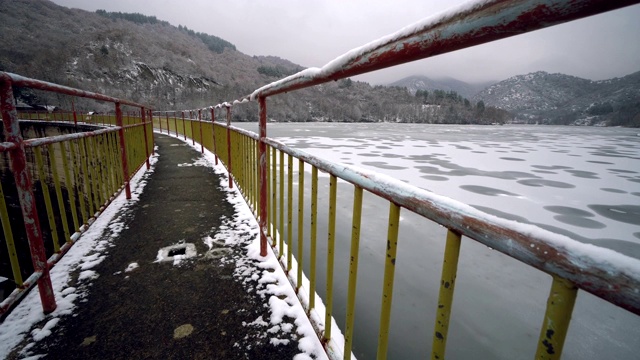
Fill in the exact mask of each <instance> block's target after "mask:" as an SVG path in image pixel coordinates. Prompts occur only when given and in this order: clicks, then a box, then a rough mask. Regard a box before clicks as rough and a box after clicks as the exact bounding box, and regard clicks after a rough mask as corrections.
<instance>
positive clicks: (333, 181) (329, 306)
mask: <svg viewBox="0 0 640 360" xmlns="http://www.w3.org/2000/svg"><path fill="white" fill-rule="evenodd" d="M337 193H338V181H337V178H336V176H335V175H333V174H331V175H330V178H329V225H328V228H327V300H326V301H327V303H326V305H325V308H326V310H325V316H324V336H323V343H327V342H329V340H331V319H332V316H333V265H334V258H335V243H336V198H337Z"/></svg>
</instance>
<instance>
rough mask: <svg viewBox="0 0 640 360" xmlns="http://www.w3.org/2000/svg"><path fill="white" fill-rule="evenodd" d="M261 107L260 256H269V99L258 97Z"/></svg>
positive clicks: (259, 144) (259, 165)
mask: <svg viewBox="0 0 640 360" xmlns="http://www.w3.org/2000/svg"><path fill="white" fill-rule="evenodd" d="M258 105H259V107H260V124H259V126H260V141H259V143H258V152H259V154H258V159H259V160H258V168H259V171H260V180H259V184H260V256H267V158H266V156H267V144H266V143H265V140H266V138H267V99H266V98H265V97H263V96H261V97H259V98H258Z"/></svg>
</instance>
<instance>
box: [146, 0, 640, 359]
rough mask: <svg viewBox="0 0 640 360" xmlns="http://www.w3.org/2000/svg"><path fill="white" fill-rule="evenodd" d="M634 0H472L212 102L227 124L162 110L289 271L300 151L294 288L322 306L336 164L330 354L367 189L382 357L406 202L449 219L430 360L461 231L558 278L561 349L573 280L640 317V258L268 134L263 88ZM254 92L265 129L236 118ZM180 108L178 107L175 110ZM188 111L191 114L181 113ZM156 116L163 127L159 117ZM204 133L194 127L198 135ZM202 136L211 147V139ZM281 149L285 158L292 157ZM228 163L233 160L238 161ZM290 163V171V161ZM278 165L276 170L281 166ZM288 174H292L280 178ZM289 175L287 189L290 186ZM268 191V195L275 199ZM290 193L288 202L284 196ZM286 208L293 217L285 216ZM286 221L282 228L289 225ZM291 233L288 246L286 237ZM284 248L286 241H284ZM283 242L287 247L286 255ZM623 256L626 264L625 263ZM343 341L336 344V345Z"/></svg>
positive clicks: (549, 346) (550, 332) (293, 84)
mask: <svg viewBox="0 0 640 360" xmlns="http://www.w3.org/2000/svg"><path fill="white" fill-rule="evenodd" d="M638 3H640V1H637V0H620V1H618V0H614V1H605V0H583V1H573V0H550V1H542V0H486V1H471V2H469V3H467V4H463V5H461V6H459V7H457V8H454V9H451V10H450V11H448V12H446V13H444V14H442V15H440V16H436V17H433V18H428V19H425V20H423V21H421V22H419V23H417V24H414V25H411V26H408V27H406V28H404V29H402V30H400V31H398V32H396V33H394V34H391V35H389V36H387V37H384V38H381V39H379V40H377V41H374V42H372V43H369V44H367V45H364V46H362V47H360V48H356V49H353V50H351V51H350V52H347V53H346V54H344V55H342V56H340V57H338V58H336V59H335V60H333V61H332V62H330V63H328V64H326V65H325V66H323V67H322V68H310V69H306V70H303V71H301V72H299V73H297V74H294V75H291V76H289V77H287V78H284V79H282V80H279V81H276V82H273V83H271V84H268V85H266V86H264V87H261V88H259V89H257V90H255V91H254V92H253V93H252V94H250V95H247V96H245V97H243V98H241V99H238V100H235V101H232V102H231V103H229V102H224V103H221V104H218V105H216V106H214V107H210V108H207V109H200V110H195V111H193V110H192V111H190V112H191V114H193V113H200V114H201V113H202V112H203V111H205V112H206V111H211V119H212V120H215V109H220V108H225V109H226V118H227V125H223V124H220V123H212V122H203V121H202V120H201V118H199V120H197V121H189V120H186V119H185V118H184V116H182V117H180V118H179V117H178V116H172V117H171V119H172V122H173V128H171V127H172V125H171V122H170V121H169V115H168V114H166V115H165V117H166V122H165V123H164V124H165V127H164V129H166V130H167V132H170V131H174V132H176V133H180V132H181V131H182V132H181V133H182V134H183V135H184V136H185V137H186V136H189V137H191V138H192V139H194V140H198V139H199V141H200V143H201V144H203V145H202V146H206V147H207V148H209V149H210V150H212V151H213V152H214V153H215V154H216V161H217V160H218V158H219V159H221V160H222V161H223V163H224V165H225V166H226V167H227V169H228V171H229V172H230V174H229V175H230V176H229V179H230V186H232V185H233V184H232V182H231V181H232V179H234V180H235V183H236V184H237V185H238V187H239V188H240V190H241V192H242V193H243V195H244V196H245V199H247V201H248V203H249V204H250V205H251V206H252V207H253V209H254V214H255V215H256V218H257V219H258V220H259V223H260V237H261V255H263V256H264V255H266V251H267V247H268V245H271V246H272V248H273V250H274V251H275V252H276V253H277V254H278V255H279V258H280V260H281V265H282V266H283V268H284V269H285V270H287V272H288V271H289V270H291V264H292V255H293V254H292V249H293V247H292V245H293V244H292V239H293V236H292V233H291V230H292V209H293V206H292V201H293V196H294V194H293V192H292V183H293V181H294V180H293V173H294V172H293V163H294V160H293V159H294V158H295V159H297V161H298V169H299V178H298V182H299V187H298V188H299V189H303V186H302V184H303V182H304V176H303V173H304V168H305V165H306V164H308V165H310V166H311V171H312V187H311V188H312V189H311V195H310V196H311V199H312V200H311V217H312V219H311V224H312V225H311V227H312V228H311V235H310V240H309V242H310V255H309V256H310V259H311V260H310V261H311V263H312V265H311V272H310V289H309V295H308V302H306V301H305V299H307V297H306V296H303V295H301V294H300V293H298V296H299V298H300V300H301V301H302V302H303V305H304V306H305V308H306V310H307V312H308V313H310V312H311V311H313V309H314V306H315V296H316V294H315V289H314V287H315V278H316V274H315V271H316V270H315V269H316V263H315V261H316V260H315V249H316V240H317V233H316V227H315V224H316V220H317V216H318V215H317V174H318V171H324V172H327V173H329V174H330V202H329V214H328V223H329V229H328V234H327V237H328V238H327V241H328V246H329V249H328V251H329V256H328V260H327V269H326V276H327V279H328V280H327V289H326V293H327V298H326V299H325V302H326V313H325V322H324V324H319V323H317V322H314V321H313V319H311V320H312V323H313V325H314V327H315V329H316V332H317V333H318V336H319V337H320V339H321V340H322V342H323V344H325V349H326V350H327V354H328V355H329V357H330V358H332V359H338V358H344V359H349V358H350V357H351V344H352V339H353V321H354V316H353V314H354V307H355V297H356V286H355V284H356V281H357V269H358V247H359V237H360V225H361V224H360V222H361V212H362V209H361V206H362V192H363V190H367V191H368V192H371V193H373V194H375V195H377V196H379V197H381V198H384V199H386V200H388V201H389V208H390V209H389V224H388V235H387V244H388V246H387V251H386V254H385V259H386V260H385V272H384V283H383V298H382V307H381V310H380V311H381V317H380V319H381V320H380V329H379V336H378V349H377V354H378V358H386V356H387V347H388V335H389V324H390V317H391V303H392V297H393V284H394V270H395V258H396V251H397V237H398V227H399V214H400V211H401V209H402V208H404V209H406V210H408V211H411V212H414V213H416V214H419V215H421V216H423V217H425V218H427V219H430V220H433V221H435V222H436V223H438V224H440V225H442V226H445V227H446V228H447V229H448V232H447V236H446V240H445V241H446V246H445V252H444V260H443V269H442V274H441V286H440V289H439V300H438V308H437V309H436V311H437V316H436V324H435V329H434V331H433V345H432V354H431V357H432V358H433V359H442V358H444V355H445V349H446V340H447V331H448V325H449V317H450V314H451V305H452V301H453V293H454V288H455V278H456V271H457V263H458V255H459V250H460V245H461V237H462V236H463V235H464V236H466V237H468V238H470V239H473V240H475V241H478V242H480V243H482V244H485V245H486V246H489V247H490V248H493V249H495V250H498V251H500V252H502V253H504V254H506V255H508V256H510V257H512V258H515V259H517V260H519V261H521V262H522V263H524V264H527V265H529V266H532V267H534V268H537V269H539V270H541V271H544V272H546V273H548V274H550V275H551V276H552V277H553V282H552V285H551V289H550V294H549V298H548V302H547V308H546V313H545V316H544V319H543V324H542V327H541V331H540V336H539V339H538V348H537V353H536V358H539V359H558V358H560V356H561V354H562V347H563V345H564V339H565V335H566V333H567V330H568V327H569V323H570V319H571V315H572V312H573V306H574V303H575V299H576V296H577V292H578V289H581V290H584V291H587V292H590V293H592V294H594V295H596V296H598V297H600V298H602V299H605V300H606V301H608V302H610V303H612V304H615V305H617V306H620V307H622V308H624V309H627V310H629V311H630V312H632V313H634V314H636V315H640V291H639V289H640V262H638V261H634V260H633V259H630V258H628V257H626V256H624V255H621V254H618V253H614V252H611V251H608V250H606V249H603V250H602V252H600V253H594V252H593V251H590V249H589V247H588V245H584V244H581V243H578V242H576V241H573V240H570V239H567V238H564V237H562V236H559V235H556V234H553V233H551V232H548V231H545V230H542V229H539V228H536V227H534V226H522V225H519V226H518V227H515V226H514V223H513V222H510V221H507V220H502V219H498V218H495V217H492V216H488V215H486V214H484V213H482V212H480V211H478V210H475V209H473V208H471V207H469V206H466V205H464V204H461V203H459V202H456V201H452V200H450V199H446V198H442V197H439V196H437V195H434V194H432V193H429V192H426V191H424V190H421V189H418V188H416V187H413V186H411V185H409V184H406V183H403V182H400V181H397V180H395V179H392V178H389V177H385V176H381V175H380V174H376V173H373V172H369V171H363V170H356V169H352V168H349V167H347V166H342V165H340V166H339V165H336V164H333V163H330V162H327V161H325V160H322V159H320V158H317V157H314V156H311V155H309V154H307V153H304V152H302V151H299V150H296V149H292V148H289V147H287V146H285V145H283V144H281V143H278V142H277V141H274V140H272V139H269V138H267V136H266V135H267V134H266V129H267V126H266V124H267V115H266V114H267V110H266V98H267V97H269V96H273V95H277V94H281V93H285V92H289V91H294V90H297V89H301V88H305V87H310V86H314V85H318V84H322V83H325V82H328V81H332V80H338V79H343V78H347V77H350V76H354V75H358V74H363V73H366V72H370V71H374V70H378V69H383V68H387V67H391V66H394V65H398V64H402V63H406V62H410V61H414V60H418V59H424V58H428V57H431V56H435V55H439V54H444V53H447V52H451V51H455V50H459V49H464V48H467V47H471V46H475V45H478V44H482V43H487V42H490V41H494V40H498V39H503V38H507V37H511V36H515V35H518V34H523V33H526V32H530V31H534V30H537V29H542V28H545V27H549V26H553V25H557V24H561V23H565V22H568V21H572V20H576V19H580V18H583V17H587V16H591V15H595V14H599V13H603V12H606V11H610V10H614V9H618V8H622V7H625V6H629V5H633V4H638ZM256 99H257V100H258V103H259V109H260V110H259V111H260V114H259V127H260V133H259V134H253V133H249V132H247V131H244V130H241V129H237V128H233V127H231V126H230V113H231V109H232V106H235V105H237V104H241V103H244V102H247V101H253V100H256ZM174 114H175V113H174ZM182 114H184V113H182ZM158 121H159V120H157V122H156V123H155V125H157V126H156V127H157V128H159V129H161V131H162V129H163V128H162V122H161V121H159V122H158ZM198 134H199V136H198ZM205 144H206V145H205ZM285 154H286V155H287V157H286V158H287V161H285ZM232 164H233V167H232ZM285 164H287V165H286V171H285ZM278 166H279V168H278ZM285 173H286V174H287V176H286V177H285ZM338 178H340V179H342V180H345V181H347V182H349V183H351V184H353V186H354V204H353V216H352V236H351V257H350V259H351V263H350V270H349V287H348V294H347V315H346V324H345V328H344V330H345V332H344V336H345V342H344V344H335V343H334V342H333V338H332V335H331V330H332V328H331V319H332V311H333V309H332V303H333V254H334V244H335V223H336V218H335V217H336V211H335V210H336V186H337V179H338ZM285 184H287V192H286V194H285V190H284V185H285ZM269 199H270V200H269ZM284 199H287V202H288V203H287V204H284ZM303 199H304V194H303V193H302V190H300V192H299V194H298V209H299V210H298V211H299V213H298V221H299V223H298V232H299V234H298V241H299V243H298V254H297V261H298V272H297V274H295V275H294V274H291V273H289V272H288V276H289V279H290V281H291V282H292V284H293V285H294V286H295V287H296V289H297V290H299V289H300V286H301V284H302V273H301V270H300V269H301V268H302V264H301V262H302V260H303V256H302V255H303V254H302V250H303V248H304V246H305V245H304V241H303V240H304V237H303V236H302V235H301V232H302V231H303V224H304V223H303V221H302V220H301V219H302V217H303V215H304V214H303V212H302V210H300V209H302V208H303V201H304V200H303ZM285 208H286V209H287V211H286V216H285ZM284 221H287V225H288V226H287V233H286V235H285V234H284V228H285V227H284ZM285 237H286V239H287V245H288V246H287V247H286V249H285V247H284V244H283V240H284V238H285ZM287 249H288V251H287ZM283 252H286V254H284V253H283ZM622 263H624V264H625V265H619V264H622ZM341 348H342V349H343V352H341V353H340V351H339V349H341Z"/></svg>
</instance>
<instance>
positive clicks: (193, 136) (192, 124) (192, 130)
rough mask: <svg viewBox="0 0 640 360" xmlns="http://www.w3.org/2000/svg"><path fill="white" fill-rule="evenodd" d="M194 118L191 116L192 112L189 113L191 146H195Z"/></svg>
mask: <svg viewBox="0 0 640 360" xmlns="http://www.w3.org/2000/svg"><path fill="white" fill-rule="evenodd" d="M193 118H194V116H193V111H189V123H191V145H194V146H195V144H196V130H195V129H194V128H193V127H194V124H195V121H194V119H193Z"/></svg>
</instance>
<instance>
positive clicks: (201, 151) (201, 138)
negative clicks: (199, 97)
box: [176, 109, 204, 154]
mask: <svg viewBox="0 0 640 360" xmlns="http://www.w3.org/2000/svg"><path fill="white" fill-rule="evenodd" d="M198 126H199V127H200V153H201V154H204V141H203V139H204V137H202V109H200V110H198ZM176 134H177V132H176Z"/></svg>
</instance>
